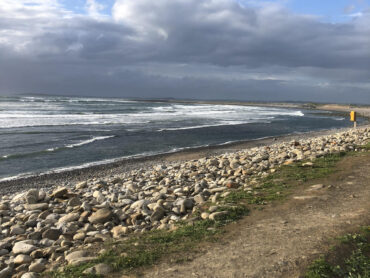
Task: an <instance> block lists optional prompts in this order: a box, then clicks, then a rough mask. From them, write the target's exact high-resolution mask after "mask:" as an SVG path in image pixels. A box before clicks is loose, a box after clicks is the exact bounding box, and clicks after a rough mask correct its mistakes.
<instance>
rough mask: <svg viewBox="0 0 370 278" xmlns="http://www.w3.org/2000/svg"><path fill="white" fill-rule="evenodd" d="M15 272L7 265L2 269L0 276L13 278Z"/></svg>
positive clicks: (0, 277) (1, 277)
mask: <svg viewBox="0 0 370 278" xmlns="http://www.w3.org/2000/svg"><path fill="white" fill-rule="evenodd" d="M12 274H13V269H12V268H10V267H6V268H4V269H3V270H1V271H0V278H11V277H12Z"/></svg>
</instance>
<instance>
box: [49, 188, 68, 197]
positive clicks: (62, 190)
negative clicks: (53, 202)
mask: <svg viewBox="0 0 370 278" xmlns="http://www.w3.org/2000/svg"><path fill="white" fill-rule="evenodd" d="M67 193H68V189H67V187H59V188H57V189H55V190H54V191H53V193H52V194H51V197H54V198H62V197H64V195H66V194H67Z"/></svg>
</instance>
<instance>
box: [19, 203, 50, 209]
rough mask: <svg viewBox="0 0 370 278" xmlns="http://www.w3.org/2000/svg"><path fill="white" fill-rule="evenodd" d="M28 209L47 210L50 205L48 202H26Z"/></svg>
mask: <svg viewBox="0 0 370 278" xmlns="http://www.w3.org/2000/svg"><path fill="white" fill-rule="evenodd" d="M24 207H25V209H26V210H47V209H48V208H49V205H48V204H47V203H40V204H26V205H25V206H24Z"/></svg>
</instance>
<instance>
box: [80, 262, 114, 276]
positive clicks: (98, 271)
mask: <svg viewBox="0 0 370 278" xmlns="http://www.w3.org/2000/svg"><path fill="white" fill-rule="evenodd" d="M112 271H113V269H112V267H111V266H109V265H107V264H104V263H100V264H97V265H95V266H93V267H90V268H88V269H86V270H85V271H84V274H95V275H107V274H109V273H111V272H112Z"/></svg>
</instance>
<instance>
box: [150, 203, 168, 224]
mask: <svg viewBox="0 0 370 278" xmlns="http://www.w3.org/2000/svg"><path fill="white" fill-rule="evenodd" d="M164 214H165V210H164V208H162V207H160V206H158V207H157V208H156V209H155V211H154V212H153V213H152V215H151V216H150V221H152V222H154V221H159V220H161V219H162V218H163V217H164Z"/></svg>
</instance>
